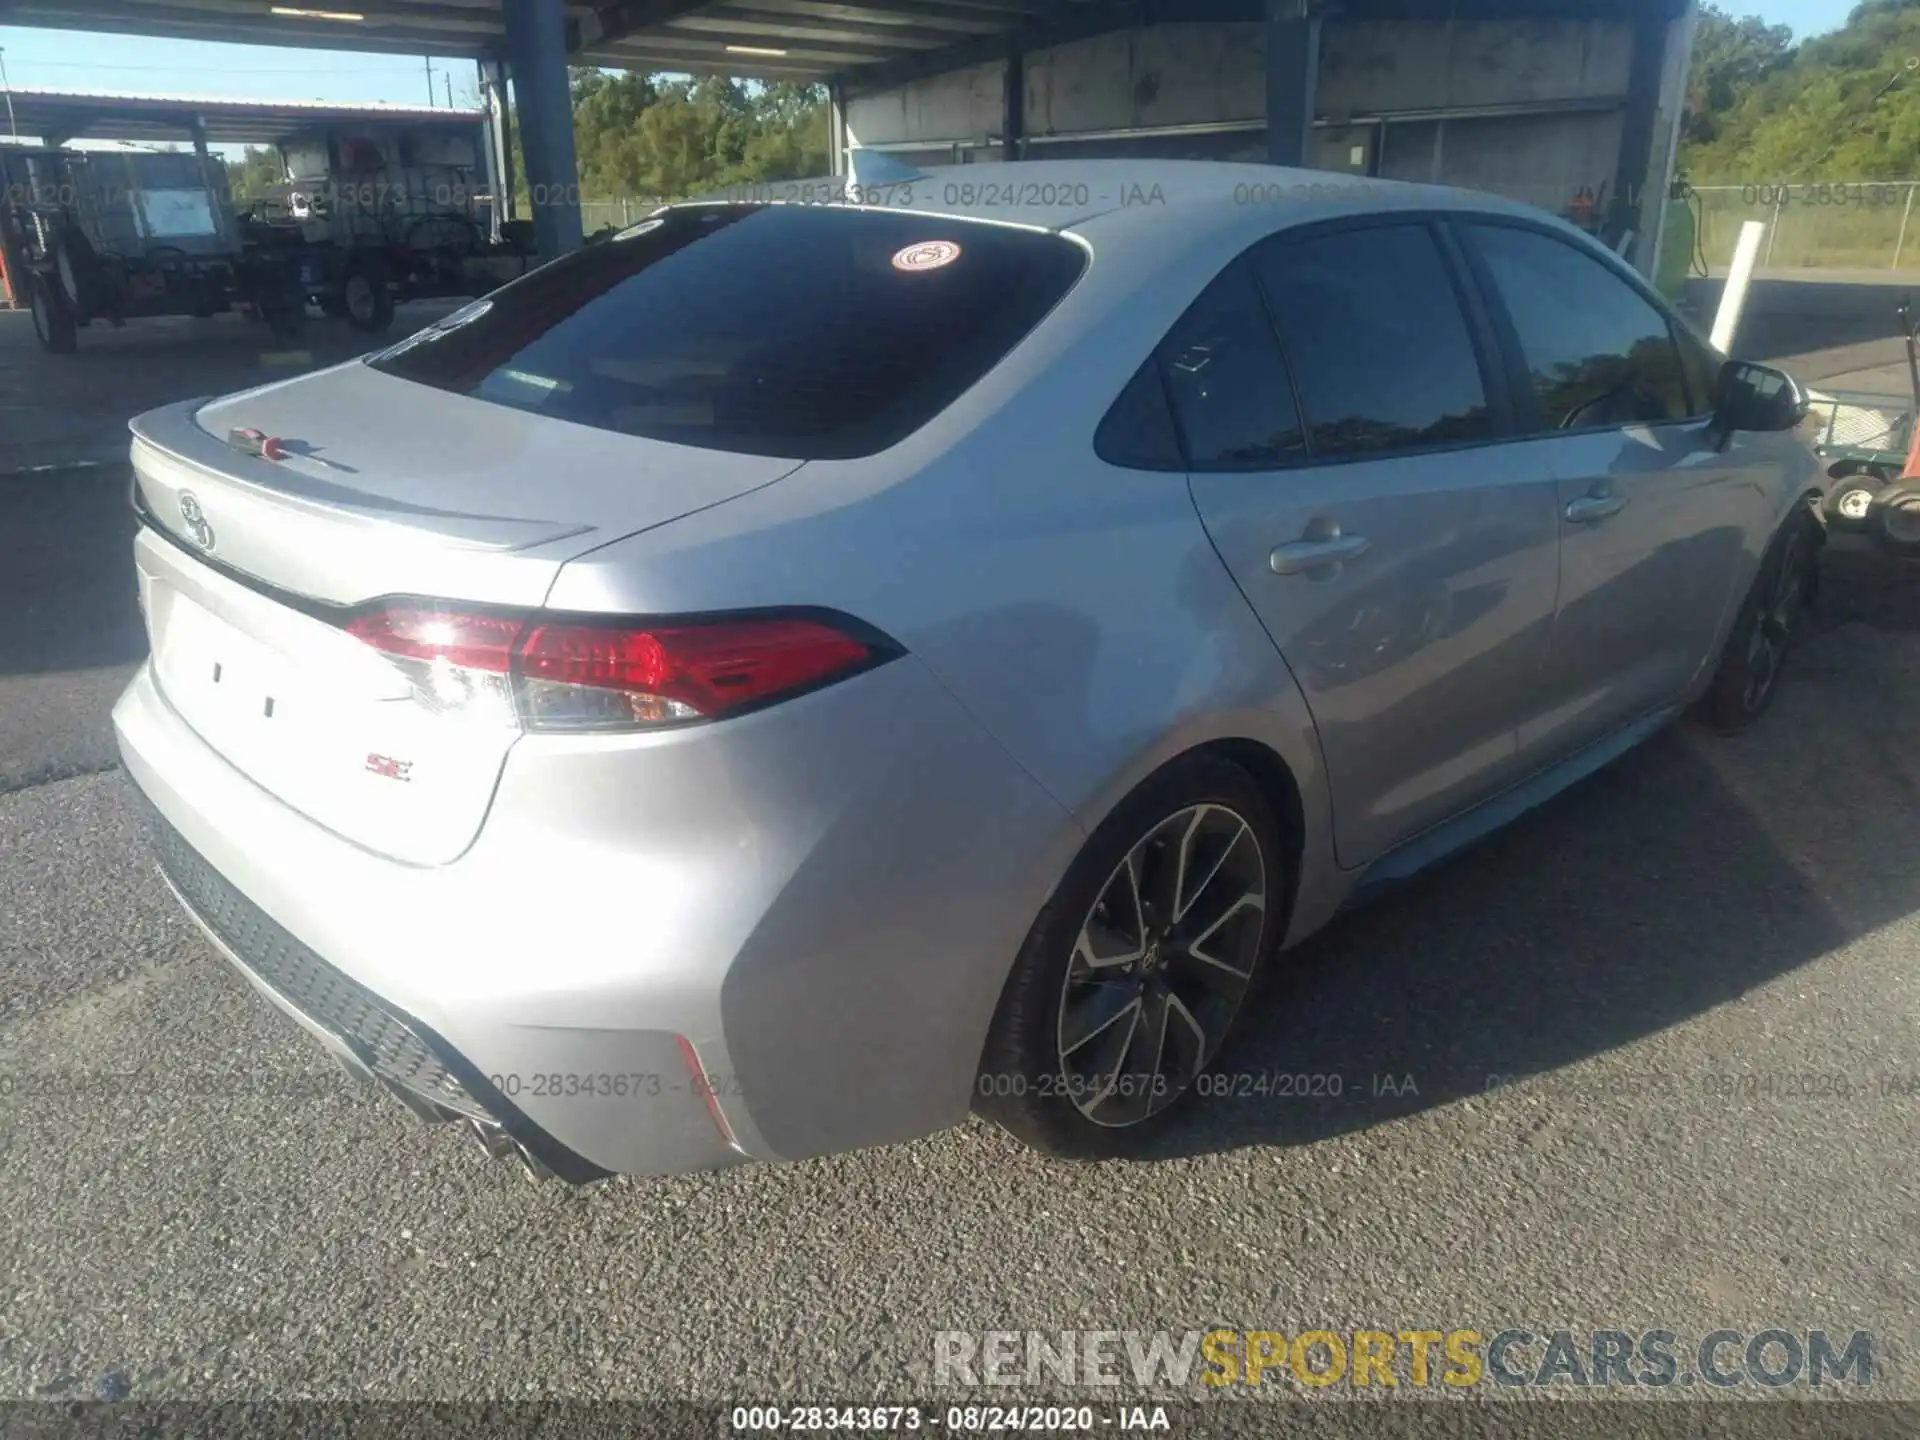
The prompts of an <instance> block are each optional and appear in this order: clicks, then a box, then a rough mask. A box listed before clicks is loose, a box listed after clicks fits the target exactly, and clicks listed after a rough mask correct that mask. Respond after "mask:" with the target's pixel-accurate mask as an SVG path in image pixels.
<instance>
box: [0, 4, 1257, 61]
mask: <svg viewBox="0 0 1920 1440" xmlns="http://www.w3.org/2000/svg"><path fill="white" fill-rule="evenodd" d="M501 4H502V0H0V25H33V26H41V27H46V28H51V29H65V30H85V31H93V32H98V33H114V34H131V35H156V36H165V37H173V38H183V39H191V40H222V41H230V42H238V43H243V44H256V45H296V46H310V47H313V48H315V49H331V50H363V51H381V52H389V53H399V54H409V55H421V54H429V55H445V56H467V57H472V58H475V59H482V58H489V57H493V56H497V55H498V54H500V52H501V50H502V48H503V45H504V40H505V30H504V25H503V22H502V19H501ZM565 8H566V12H567V31H568V34H567V41H568V46H567V48H568V50H569V51H570V52H571V53H572V55H573V57H574V60H575V63H577V64H582V65H604V66H609V67H614V68H620V69H631V70H685V71H693V72H703V73H704V72H719V73H725V74H732V75H739V76H745V77H751V78H762V79H782V78H790V79H804V80H824V79H827V78H829V77H832V76H836V75H849V76H851V75H854V74H858V73H859V72H860V71H862V70H866V69H869V68H877V67H881V66H885V65H887V64H888V63H889V62H899V61H902V60H916V59H923V58H926V57H930V56H931V55H933V54H934V53H936V52H940V51H943V50H947V49H949V48H950V47H956V46H958V47H967V46H969V45H983V46H986V47H990V48H991V49H992V52H993V53H996V54H997V53H1002V52H1003V51H1004V48H1005V45H1006V43H1007V41H1008V40H1009V39H1010V38H1012V37H1014V36H1016V35H1017V34H1019V33H1020V32H1021V31H1023V30H1033V31H1035V32H1036V33H1037V32H1039V31H1040V30H1042V29H1045V28H1048V27H1051V26H1053V25H1056V24H1059V23H1062V22H1066V23H1069V24H1071V25H1073V26H1076V27H1078V26H1082V25H1085V24H1086V23H1087V21H1088V19H1089V17H1097V18H1095V20H1094V23H1095V25H1096V26H1097V28H1100V29H1113V28H1117V27H1119V26H1122V25H1126V24H1129V23H1133V22H1134V21H1137V20H1139V19H1140V18H1142V16H1143V14H1146V13H1149V12H1157V13H1155V14H1154V18H1158V19H1175V18H1179V19H1188V18H1192V19H1209V18H1222V17H1221V16H1220V15H1219V14H1218V12H1219V11H1221V10H1222V9H1231V10H1232V11H1233V12H1234V17H1235V18H1244V19H1255V18H1258V16H1259V14H1260V13H1261V0H1231V3H1230V4H1228V5H1224V6H1223V5H1222V4H1221V3H1219V0H1187V3H1181V0H1161V3H1157V4H1149V3H1147V0H718V3H717V0H597V3H587V0H570V3H568V4H567V5H566V7H565ZM288 11H292V12H295V13H285V12H288ZM1190 11H1191V12H1194V13H1192V14H1189V13H1188V12H1190ZM276 12H279V13H276ZM1199 12H1207V13H1199ZM328 17H337V18H328ZM960 63H964V60H961V62H960ZM936 68H938V67H936Z"/></svg>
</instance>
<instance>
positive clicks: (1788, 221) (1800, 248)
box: [1676, 180, 1920, 271]
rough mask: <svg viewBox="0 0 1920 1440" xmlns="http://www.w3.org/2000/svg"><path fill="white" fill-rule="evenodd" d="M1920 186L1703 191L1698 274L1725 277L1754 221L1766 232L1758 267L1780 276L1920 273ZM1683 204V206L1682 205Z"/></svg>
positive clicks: (1697, 209)
mask: <svg viewBox="0 0 1920 1440" xmlns="http://www.w3.org/2000/svg"><path fill="white" fill-rule="evenodd" d="M1916 189H1920V181H1914V180H1859V181H1848V182H1846V183H1843V184H1820V185H1813V184H1785V183H1782V184H1772V183H1764V182H1761V183H1754V184H1748V185H1699V186H1696V187H1694V190H1693V195H1692V197H1691V200H1690V201H1689V202H1688V203H1690V204H1691V205H1692V206H1693V209H1694V215H1695V238H1696V240H1697V241H1698V250H1697V253H1696V255H1695V259H1694V264H1695V268H1696V269H1697V268H1699V267H1700V266H1701V265H1702V264H1703V263H1704V265H1705V267H1706V269H1707V270H1709V271H1716V270H1724V269H1725V268H1726V267H1727V265H1728V264H1729V263H1730V262H1731V261H1732V259H1733V246H1734V241H1735V240H1736V239H1738V237H1739V234H1740V226H1741V225H1742V224H1743V223H1744V222H1745V221H1748V220H1761V221H1764V222H1765V223H1766V225H1767V238H1766V239H1765V240H1764V241H1762V242H1761V246H1760V264H1761V265H1762V266H1763V267H1778V268H1780V269H1801V268H1812V269H1827V270H1836V269H1868V270H1897V269H1920V215H1916V214H1915V213H1914V212H1915V208H1916V207H1915V205H1914V192H1915V190H1916ZM1676 203H1678V202H1676Z"/></svg>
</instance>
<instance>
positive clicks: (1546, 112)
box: [0, 0, 1692, 267]
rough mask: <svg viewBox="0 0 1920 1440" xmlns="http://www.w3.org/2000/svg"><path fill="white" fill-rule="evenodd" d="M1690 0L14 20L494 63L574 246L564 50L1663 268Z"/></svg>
mask: <svg viewBox="0 0 1920 1440" xmlns="http://www.w3.org/2000/svg"><path fill="white" fill-rule="evenodd" d="M1691 21H1692V10H1691V5H1690V3H1689V0H599V3H581V0H574V3H566V0H304V3H303V0H290V3H288V4H286V5H271V6H270V5H267V4H264V3H263V4H260V5H258V6H257V7H255V6H248V5H244V4H241V3H237V0H0V23H7V24H20V25H42V26H65V27H68V28H77V29H87V30H98V31H120V32H130V33H138V34H150V35H175V36H188V37H191V38H196V39H206V40H237V41H250V42H256V43H270V44H289V45H309V46H319V47H331V48H344V49H363V50H383V51H399V52H403V53H413V54H434V55H448V56H460V55H464V56H472V57H473V58H475V59H477V60H479V61H481V62H482V63H483V67H484V68H485V70H486V73H487V75H488V77H489V79H490V80H491V81H492V82H493V83H492V85H491V86H490V90H491V93H492V94H493V95H495V96H497V95H498V94H499V93H501V92H500V83H501V82H502V81H504V80H505V78H506V77H507V76H509V75H510V76H511V77H512V81H513V88H514V95H515V101H516V106H515V109H516V113H517V117H518V120H519V122H520V124H521V127H522V131H523V133H522V144H523V148H524V151H525V154H526V162H527V171H528V174H527V176H526V177H525V178H526V182H527V189H528V191H529V193H530V195H531V197H532V199H533V202H534V203H533V207H532V209H533V215H534V218H535V223H536V226H537V227H538V229H539V233H540V237H541V244H542V249H543V250H545V251H549V252H551V251H553V250H557V249H563V248H566V247H567V246H569V245H571V244H575V243H577V242H578V239H579V232H580V222H579V212H578V206H577V204H576V203H574V202H575V201H577V190H576V189H575V187H574V179H575V175H574V157H573V138H572V129H571V125H570V123H569V122H570V113H571V112H570V109H569V98H568V92H567V65H568V64H569V63H573V64H591V65H605V66H614V67H622V68H630V69H644V70H669V71H671V70H678V71H690V72H701V73H704V72H722V73H728V74H733V75H740V76H748V77H759V78H765V79H799V80H817V81H821V82H824V83H826V84H828V85H829V86H830V87H831V93H832V94H833V97H834V102H835V103H834V111H835V121H836V123H835V130H836V137H837V142H838V143H837V145H836V152H837V153H838V154H839V155H840V156H842V157H843V158H844V154H845V151H846V150H847V149H848V148H850V147H855V146H864V147H882V148H886V149H889V150H896V151H899V152H901V153H902V154H903V155H904V156H905V157H907V158H909V159H915V160H918V161H920V162H921V163H925V162H927V161H930V160H933V159H943V160H948V161H951V160H953V159H960V160H966V159H969V158H981V157H985V156H996V157H1003V158H1013V159H1019V158H1038V157H1041V156H1049V155H1052V156H1070V155H1081V156H1087V155H1115V154H1153V155H1195V156H1235V157H1255V158H1265V159H1268V160H1272V161H1275V162H1278V163H1283V164H1295V165H1300V164H1304V165H1308V166H1314V167H1318V168H1323V169H1328V170H1334V171H1347V172H1356V173H1365V174H1377V175H1387V176H1397V177H1403V178H1412V179H1419V180H1434V181H1442V182H1446V183H1454V184H1463V185H1470V186H1475V187H1479V188H1483V189H1490V190H1495V191H1499V192H1501V193H1504V194H1508V195H1512V196H1515V197H1517V198H1521V199H1525V200H1528V201H1530V202H1532V203H1535V204H1538V205H1541V206H1543V207H1544V208H1547V209H1550V210H1553V211H1556V212H1559V213H1564V214H1569V215H1570V216H1571V217H1572V218H1574V219H1576V220H1580V221H1583V222H1586V223H1590V224H1591V226H1592V228H1594V229H1595V230H1596V231H1598V232H1600V233H1601V234H1603V235H1604V236H1605V237H1606V238H1607V239H1608V240H1609V241H1610V242H1613V243H1616V244H1620V245H1621V246H1622V247H1623V248H1624V249H1626V250H1627V252H1628V253H1629V254H1630V255H1632V256H1633V257H1634V258H1635V259H1636V261H1637V262H1638V263H1640V264H1641V265H1642V266H1643V267H1646V266H1649V265H1650V264H1651V257H1652V254H1653V249H1654V243H1655V241H1656V238H1657V237H1656V234H1655V232H1656V231H1657V229H1658V223H1659V215H1660V213H1661V209H1662V207H1661V206H1660V205H1659V204H1658V203H1648V202H1649V200H1650V199H1651V200H1653V201H1655V202H1657V200H1658V197H1660V196H1661V195H1663V194H1664V193H1665V188H1666V180H1667V176H1668V174H1669V171H1670V166H1671V159H1672V152H1673V144H1674V137H1675V133H1676V127H1677V122H1678V118H1679V107H1680V103H1681V97H1682V94H1683V91H1684V84H1685V76H1686V67H1687V58H1688V50H1689V35H1690V31H1691Z"/></svg>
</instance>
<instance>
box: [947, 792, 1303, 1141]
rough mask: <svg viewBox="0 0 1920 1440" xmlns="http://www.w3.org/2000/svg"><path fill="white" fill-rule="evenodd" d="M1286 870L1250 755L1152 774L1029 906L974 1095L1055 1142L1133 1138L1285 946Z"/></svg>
mask: <svg viewBox="0 0 1920 1440" xmlns="http://www.w3.org/2000/svg"><path fill="white" fill-rule="evenodd" d="M1290 874H1291V869H1290V865H1289V863H1288V861H1287V859H1286V858H1285V856H1284V853H1283V847H1282V842H1281V837H1280V831H1279V827H1278V825H1277V824H1276V823H1275V821H1274V817H1273V810H1272V807H1271V806H1270V805H1269V804H1268V803H1267V799H1266V796H1265V794H1264V793H1263V792H1262V790H1261V789H1260V787H1259V786H1258V785H1257V784H1255V783H1254V781H1253V779H1252V778H1251V777H1250V776H1249V775H1248V774H1247V773H1246V772H1245V771H1244V770H1242V769H1240V768H1239V767H1238V766H1237V765H1233V764H1231V763H1229V762H1227V761H1225V760H1222V759H1219V758H1216V757H1213V756H1208V755H1198V756H1193V757H1190V758H1187V759H1184V760H1179V761H1176V762H1174V763H1173V764H1172V765H1170V766H1168V767H1167V768H1166V769H1164V770H1162V771H1160V772H1159V773H1158V774H1157V775H1155V776H1154V777H1153V778H1151V779H1150V780H1148V781H1147V782H1146V784H1144V785H1143V786H1141V788H1140V789H1138V790H1136V791H1135V792H1134V793H1133V795H1132V796H1130V797H1129V798H1128V799H1127V801H1126V802H1125V803H1124V804H1123V805H1121V807H1120V808H1119V809H1118V810H1117V811H1116V812H1115V813H1114V814H1113V815H1112V816H1111V817H1110V818H1109V819H1108V820H1107V821H1106V823H1104V824H1103V825H1101V827H1100V828H1099V829H1098V830H1096V831H1095V832H1094V834H1093V835H1092V837H1091V838H1090V839H1089V840H1088V841H1087V843H1086V845H1085V847H1084V848H1083V849H1082V850H1081V852H1080V854H1079V856H1078V858H1076V859H1075V861H1074V863H1073V865H1072V866H1071V867H1070V868H1069V870H1068V871H1067V875H1066V878H1065V879H1064V880H1063V881H1062V882H1061V883H1060V886H1059V888H1058V889H1057V890H1056V891H1055V892H1054V896H1053V898H1052V900H1050V901H1049V902H1048V904H1047V907H1046V908H1045V909H1044V910H1043V911H1041V913H1040V916H1039V918H1038V919H1037V920H1035V922H1034V924H1033V928H1032V930H1031V931H1030V932H1029V933H1028V935H1027V940H1026V943H1025V944H1024V945H1023V946H1022V947H1021V950H1020V955H1019V958H1018V959H1017V960H1016V961H1015V963H1014V968H1013V973H1012V975H1011V976H1010V977H1009V978H1008V980H1007V986H1006V989H1005V991H1004V992H1003V993H1002V995H1001V998H1000V1005H999V1009H998V1010H997V1011H996V1012H995V1015H994V1019H993V1025H992V1028H991V1029H990V1031H989V1032H988V1037H987V1044H986V1047H985V1050H984V1052H983V1054H982V1057H981V1066H980V1075H979V1081H978V1084H977V1086H976V1089H975V1099H974V1108H975V1109H976V1110H977V1111H979V1112H980V1113H981V1114H982V1115H984V1116H986V1117H987V1118H988V1119H990V1120H992V1121H994V1122H995V1123H997V1124H999V1125H1000V1126H1001V1127H1003V1128H1004V1129H1006V1130H1008V1131H1010V1132H1011V1133H1012V1134H1013V1135H1014V1136H1015V1137H1016V1138H1018V1139H1020V1140H1022V1141H1024V1142H1026V1143H1027V1144H1028V1145H1030V1146H1032V1147H1033V1148H1034V1149H1036V1150H1040V1151H1042V1152H1044V1153H1046V1154H1049V1155H1056V1156H1061V1157H1064V1158H1074V1159H1096V1158H1101V1157H1108V1156H1118V1155H1127V1154H1132V1153H1135V1152H1137V1151H1139V1150H1140V1149H1141V1148H1143V1147H1144V1146H1145V1145H1147V1144H1148V1143H1149V1142H1150V1141H1151V1140H1152V1139H1153V1137H1154V1136H1155V1135H1157V1134H1158V1133H1159V1131H1160V1130H1161V1129H1163V1128H1164V1126H1165V1124H1166V1123H1167V1121H1168V1118H1169V1116H1170V1115H1171V1114H1172V1113H1173V1111H1174V1110H1175V1108H1176V1106H1177V1104H1178V1102H1179V1101H1180V1100H1181V1099H1182V1097H1183V1096H1185V1095H1186V1094H1187V1093H1188V1091H1189V1090H1191V1089H1192V1088H1193V1085H1194V1082H1195V1081H1196V1080H1197V1079H1198V1078H1199V1077H1200V1076H1201V1075H1202V1074H1203V1073H1204V1072H1205V1071H1206V1070H1207V1069H1208V1068H1209V1067H1210V1066H1212V1065H1213V1063H1214V1062H1215V1060H1216V1059H1217V1058H1218V1056H1219V1054H1220V1051H1221V1047H1222V1046H1223V1045H1224V1044H1225V1042H1226V1039H1227V1037H1228V1035H1229V1034H1230V1033H1231V1031H1232V1029H1233V1026H1234V1023H1235V1021H1236V1020H1237V1019H1238V1017H1239V1014H1240V1010H1241V1006H1242V1002H1243V1001H1244V1000H1245V998H1246V996H1247V994H1248V993H1249V991H1250V990H1252V988H1253V987H1254V983H1255V980H1256V978H1257V977H1258V975H1259V974H1260V972H1261V969H1262V967H1263V966H1264V964H1265V963H1266V960H1267V957H1268V955H1269V954H1270V953H1271V952H1272V951H1273V949H1274V948H1275V947H1276V946H1277V945H1278V943H1279V938H1280V928H1281V925H1282V923H1283V920H1284V917H1285V914H1286V911H1287V903H1286V897H1287V896H1288V894H1289V893H1290V890H1289V879H1290Z"/></svg>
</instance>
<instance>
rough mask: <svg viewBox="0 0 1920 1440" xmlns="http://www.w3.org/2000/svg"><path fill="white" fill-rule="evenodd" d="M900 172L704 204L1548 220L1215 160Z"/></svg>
mask: <svg viewBox="0 0 1920 1440" xmlns="http://www.w3.org/2000/svg"><path fill="white" fill-rule="evenodd" d="M893 169H894V171H896V172H897V173H899V174H902V175H910V176H911V177H912V178H902V179H891V178H887V179H882V180H880V181H879V182H877V183H868V184H864V185H862V184H860V183H859V182H858V181H850V180H849V179H847V178H846V177H821V178H818V179H810V180H785V181H770V182H762V183H756V184H752V185H747V186H739V187H734V188H732V189H729V190H727V191H725V192H722V193H720V194H716V195H711V196H707V197H704V198H705V199H706V200H707V201H709V202H712V201H734V202H768V203H776V204H778V203H790V204H856V205H866V206H869V207H872V208H876V209H886V210H893V211H907V212H918V213H922V214H938V215H957V216H964V217H966V218H967V219H973V220H987V221H993V222H997V223H1001V224H1013V225H1023V226H1028V227H1031V228H1033V229H1041V230H1055V231H1064V230H1074V231H1083V232H1087V233H1091V232H1092V231H1093V230H1094V229H1095V228H1097V226H1098V223H1099V222H1100V221H1101V220H1102V219H1103V218H1104V217H1107V216H1113V215H1117V214H1128V215H1136V214H1137V212H1139V211H1140V210H1142V209H1143V208H1147V207H1152V208H1156V209H1160V210H1163V211H1165V212H1166V213H1167V214H1168V215H1170V216H1173V215H1176V214H1177V215H1178V216H1179V218H1180V219H1182V220H1183V221H1188V222H1192V221H1196V220H1198V219H1199V218H1200V214H1201V212H1204V211H1212V212H1214V213H1215V215H1216V216H1221V215H1226V214H1230V213H1232V212H1233V211H1235V210H1245V209H1247V208H1249V207H1251V208H1257V209H1258V210H1260V211H1262V212H1263V213H1267V214H1271V215H1272V216H1273V217H1274V219H1275V220H1276V221H1285V220H1294V221H1305V220H1312V219H1321V218H1329V217H1331V216H1334V215H1337V214H1340V213H1343V212H1351V211H1355V210H1359V211H1369V210H1373V211H1388V210H1409V209H1412V210H1424V209H1433V210H1452V209H1474V210H1491V211H1508V212H1517V213H1524V214H1530V215H1534V216H1538V215H1540V214H1541V213H1542V212H1540V211H1538V210H1534V209H1532V208H1531V207H1527V206H1522V205H1519V204H1517V203H1515V202H1513V201H1510V200H1506V199H1503V198H1501V197H1499V196H1496V195H1490V194H1485V193H1483V192H1479V191H1472V190H1461V189H1457V188H1454V187H1451V186H1445V185H1429V184H1418V183H1411V182H1407V181H1401V180H1379V179H1373V178H1370V177H1368V176H1365V175H1352V174H1347V173H1344V172H1341V171H1330V170H1302V169H1290V168H1287V167H1284V166H1278V165H1259V164H1244V163H1241V164H1236V163H1230V162H1225V161H1214V160H1019V161H998V162H990V163H984V164H973V165H939V166H932V167H915V168H910V167H893ZM696 203H698V202H696Z"/></svg>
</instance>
